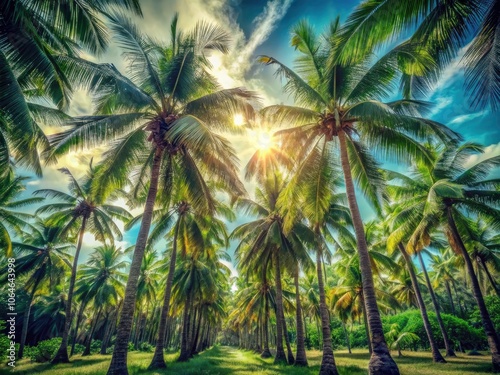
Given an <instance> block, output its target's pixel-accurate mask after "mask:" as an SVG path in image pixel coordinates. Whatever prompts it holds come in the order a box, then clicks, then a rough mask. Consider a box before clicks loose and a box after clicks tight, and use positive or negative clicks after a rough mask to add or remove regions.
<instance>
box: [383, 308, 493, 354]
mask: <svg viewBox="0 0 500 375" xmlns="http://www.w3.org/2000/svg"><path fill="white" fill-rule="evenodd" d="M428 315H429V321H430V323H431V330H432V334H433V336H434V339H435V340H436V342H437V345H438V346H439V347H440V348H443V347H444V341H443V337H442V335H441V330H440V329H439V325H438V322H437V319H436V314H435V313H434V312H428ZM441 318H442V319H443V323H444V326H445V329H446V331H447V333H448V336H449V338H450V341H451V342H452V344H453V346H455V348H456V347H458V343H459V342H461V343H462V346H463V348H464V349H483V348H485V347H486V344H487V342H486V337H485V336H484V333H483V332H482V330H481V329H477V328H474V327H472V326H471V325H470V324H469V323H468V322H466V321H465V320H463V319H460V318H457V317H456V316H453V315H449V314H443V313H442V314H441ZM383 322H384V331H385V332H387V331H389V330H390V326H391V325H392V324H394V323H397V324H398V325H399V327H400V329H401V331H402V332H411V333H414V334H416V335H417V336H419V337H420V341H419V342H417V343H416V345H415V348H414V349H418V348H423V349H427V348H429V340H428V338H427V334H426V332H425V328H424V324H423V321H422V317H421V315H420V311H419V310H408V311H405V312H403V313H401V314H396V315H392V316H386V317H384V319H383Z"/></svg>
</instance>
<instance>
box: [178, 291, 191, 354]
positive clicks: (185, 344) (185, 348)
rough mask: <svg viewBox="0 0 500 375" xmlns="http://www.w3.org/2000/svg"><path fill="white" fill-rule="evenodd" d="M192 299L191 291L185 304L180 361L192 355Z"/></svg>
mask: <svg viewBox="0 0 500 375" xmlns="http://www.w3.org/2000/svg"><path fill="white" fill-rule="evenodd" d="M192 300H193V297H192V296H191V293H189V295H188V297H187V300H186V303H185V306H184V314H183V318H182V322H183V323H182V325H183V327H182V337H181V353H180V355H179V358H178V359H177V361H178V362H185V361H187V360H188V359H189V357H190V350H189V349H190V346H189V333H190V331H191V327H190V324H189V323H190V321H191V319H190V314H189V312H190V310H191V305H192Z"/></svg>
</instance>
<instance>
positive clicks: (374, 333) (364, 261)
mask: <svg viewBox="0 0 500 375" xmlns="http://www.w3.org/2000/svg"><path fill="white" fill-rule="evenodd" d="M337 117H338V116H337ZM336 122H337V126H338V127H340V121H339V120H338V118H337V119H336ZM338 138H339V144H340V159H341V164H342V170H343V172H344V181H345V186H346V193H347V199H348V203H349V210H350V211H351V216H352V222H353V226H354V230H355V232H356V242H357V247H358V255H359V266H360V269H361V279H362V282H363V294H364V297H365V308H366V314H367V316H368V326H369V327H370V333H371V345H372V349H373V351H372V355H371V358H370V362H369V365H368V369H369V372H370V374H371V375H399V369H398V366H397V365H396V362H394V359H392V357H391V353H390V351H389V348H388V347H387V343H386V341H385V337H384V329H383V327H382V320H381V319H380V313H379V311H378V306H377V299H376V297H375V287H374V285H373V275H372V270H371V266H370V256H369V254H368V246H367V244H366V237H365V229H364V227H363V221H362V220H361V214H360V212H359V207H358V202H357V201H356V194H355V191H354V184H353V181H352V174H351V166H350V163H349V156H348V154H347V140H346V134H345V133H344V130H343V129H338Z"/></svg>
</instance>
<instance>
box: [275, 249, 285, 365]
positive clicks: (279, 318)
mask: <svg viewBox="0 0 500 375" xmlns="http://www.w3.org/2000/svg"><path fill="white" fill-rule="evenodd" d="M278 251H279V250H278V249H275V252H274V271H275V272H274V277H275V279H276V280H275V282H276V357H274V363H286V361H287V358H286V355H285V350H284V349H283V294H282V293H283V291H282V289H281V269H280V257H279V254H278Z"/></svg>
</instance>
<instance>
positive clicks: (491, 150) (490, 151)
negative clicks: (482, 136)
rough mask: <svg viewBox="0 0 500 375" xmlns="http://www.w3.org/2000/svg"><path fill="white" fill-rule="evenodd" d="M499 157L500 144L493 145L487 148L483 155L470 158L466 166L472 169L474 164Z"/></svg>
mask: <svg viewBox="0 0 500 375" xmlns="http://www.w3.org/2000/svg"><path fill="white" fill-rule="evenodd" d="M499 155H500V142H498V143H493V144H491V145H489V146H486V147H485V148H484V152H483V153H482V154H477V155H472V156H470V157H469V159H468V160H467V162H466V163H465V166H466V167H467V168H470V167H472V166H473V165H474V164H477V163H479V162H480V161H483V160H486V159H489V158H492V157H494V156H499Z"/></svg>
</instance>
